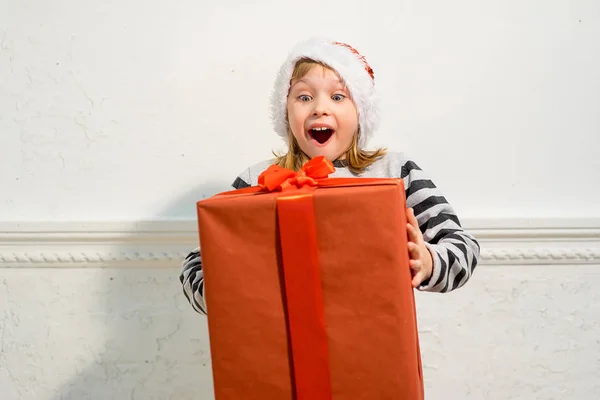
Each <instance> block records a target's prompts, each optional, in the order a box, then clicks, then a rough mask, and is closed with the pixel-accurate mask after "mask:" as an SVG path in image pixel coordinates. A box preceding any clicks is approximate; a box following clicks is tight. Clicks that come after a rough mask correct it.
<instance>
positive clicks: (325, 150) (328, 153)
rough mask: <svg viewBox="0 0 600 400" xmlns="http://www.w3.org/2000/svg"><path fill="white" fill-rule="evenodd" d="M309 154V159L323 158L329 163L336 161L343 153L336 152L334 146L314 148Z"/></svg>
mask: <svg viewBox="0 0 600 400" xmlns="http://www.w3.org/2000/svg"><path fill="white" fill-rule="evenodd" d="M311 150H312V151H311V152H310V153H307V154H308V155H309V156H310V158H315V157H318V156H324V157H325V158H326V159H328V160H329V161H331V162H333V161H335V160H337V159H338V158H339V157H340V156H341V155H342V153H343V152H340V151H338V150H337V149H336V148H335V147H334V146H325V147H314V148H313V149H311Z"/></svg>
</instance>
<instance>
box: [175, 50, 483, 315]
mask: <svg viewBox="0 0 600 400" xmlns="http://www.w3.org/2000/svg"><path fill="white" fill-rule="evenodd" d="M271 111H272V117H273V120H274V124H275V131H276V132H277V133H278V134H279V135H280V136H281V137H282V138H283V139H284V140H285V141H286V143H287V145H288V151H287V153H285V154H283V155H280V156H277V157H276V158H275V159H273V160H268V161H264V162H261V163H258V164H256V165H253V166H251V167H250V168H248V169H246V170H245V171H244V172H243V173H242V174H240V175H239V176H238V177H237V178H236V179H235V181H234V182H233V184H232V186H233V188H235V189H240V188H244V187H248V186H254V185H257V181H258V176H259V175H260V173H261V172H263V171H264V170H265V169H267V168H268V167H269V165H271V164H274V163H275V164H278V165H279V166H281V167H284V168H289V169H293V170H295V171H297V170H299V169H300V168H301V167H302V165H304V163H305V162H306V161H308V160H309V159H311V158H313V157H316V156H321V155H322V156H325V157H326V158H327V159H329V160H331V161H332V162H333V164H334V166H335V167H336V171H335V173H334V174H332V175H330V176H331V177H354V176H360V177H377V178H402V179H403V180H404V185H405V188H406V203H407V207H408V213H407V215H408V224H407V226H406V229H407V234H408V238H409V243H408V249H409V256H410V268H411V271H412V276H413V287H415V288H417V289H418V290H421V291H430V292H441V293H445V292H450V291H452V290H454V289H457V288H459V287H461V286H463V285H464V284H465V283H466V282H467V281H468V280H469V278H470V277H471V275H472V273H473V270H474V269H475V266H476V265H477V260H478V257H479V244H478V243H477V241H476V240H475V238H473V236H471V235H470V234H469V233H467V232H465V231H464V230H463V229H462V228H461V225H460V222H459V219H458V217H457V216H456V214H455V213H454V210H453V209H452V207H451V206H450V205H449V204H448V202H447V201H446V199H445V198H444V197H443V196H442V194H441V193H440V191H439V190H438V189H437V188H436V186H435V185H434V184H433V182H432V181H431V180H430V179H429V178H428V177H427V175H426V174H425V173H424V172H423V171H422V170H421V169H420V168H419V167H418V166H417V164H415V163H414V162H413V161H411V160H410V159H408V158H406V157H405V156H404V155H403V154H402V153H388V152H387V151H386V150H385V149H378V150H376V151H366V150H364V146H365V144H366V142H367V140H368V139H369V138H370V137H371V136H372V135H373V133H374V132H375V130H376V129H377V125H378V115H377V104H376V98H375V86H374V73H373V70H372V69H371V67H370V66H369V64H368V63H367V61H366V60H365V58H364V57H363V56H361V55H360V54H359V53H358V52H357V51H356V50H355V49H353V48H352V47H350V46H348V45H347V44H343V43H339V42H333V41H330V40H323V39H312V40H308V41H306V42H303V43H300V44H298V45H296V47H294V49H293V50H292V52H291V53H290V55H289V56H288V59H287V60H286V61H285V63H284V64H283V66H282V67H281V69H280V71H279V74H278V76H277V78H276V80H275V88H274V91H273V94H272V97H271ZM180 281H181V284H182V285H183V291H184V293H185V295H186V297H187V299H188V301H189V302H190V304H191V305H192V307H193V308H194V310H196V311H197V312H199V313H201V314H206V312H207V309H206V304H205V303H204V280H203V274H202V259H201V255H200V249H199V248H196V249H195V250H194V251H192V252H191V253H190V254H189V255H188V256H187V257H186V258H185V260H184V262H183V265H182V271H181V275H180Z"/></svg>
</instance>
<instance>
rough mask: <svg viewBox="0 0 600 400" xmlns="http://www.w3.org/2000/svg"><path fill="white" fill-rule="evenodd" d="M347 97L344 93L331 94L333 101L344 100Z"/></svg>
mask: <svg viewBox="0 0 600 400" xmlns="http://www.w3.org/2000/svg"><path fill="white" fill-rule="evenodd" d="M345 98H346V96H344V95H343V94H334V95H333V96H331V99H332V100H333V101H342V100H344V99H345Z"/></svg>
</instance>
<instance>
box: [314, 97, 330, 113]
mask: <svg viewBox="0 0 600 400" xmlns="http://www.w3.org/2000/svg"><path fill="white" fill-rule="evenodd" d="M313 104H314V108H313V114H314V115H315V116H321V115H328V114H329V113H330V108H329V102H328V101H327V99H323V98H317V99H316V100H315V102H314V103H313Z"/></svg>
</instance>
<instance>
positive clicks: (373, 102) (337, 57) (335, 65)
mask: <svg viewBox="0 0 600 400" xmlns="http://www.w3.org/2000/svg"><path fill="white" fill-rule="evenodd" d="M301 58H309V59H312V60H315V61H320V62H322V63H324V64H326V65H328V66H329V67H331V68H332V69H334V70H335V72H337V74H338V75H339V76H340V78H341V79H342V80H343V81H344V83H345V84H346V86H347V88H348V90H349V91H350V95H351V96H352V100H353V101H354V104H355V105H356V109H357V111H358V123H359V126H360V136H359V142H358V144H359V146H360V147H361V148H362V147H364V146H365V145H366V143H367V141H368V140H369V139H370V138H371V137H372V136H373V133H374V132H375V130H376V129H377V127H378V125H379V110H378V106H377V98H376V93H375V77H374V74H373V70H372V69H371V67H370V66H369V64H368V63H367V61H366V59H365V58H364V57H363V56H362V55H360V54H359V53H358V51H356V50H355V49H354V48H352V47H351V46H349V45H347V44H345V43H340V42H335V41H333V40H329V39H322V38H313V39H309V40H306V41H304V42H301V43H298V44H297V45H296V46H294V47H293V48H292V50H291V52H290V53H289V55H288V57H287V59H286V61H285V62H284V64H283V65H282V66H281V68H280V70H279V73H278V74H277V78H276V79H275V85H274V90H273V93H272V95H271V116H272V118H273V122H274V125H275V131H276V132H277V134H278V135H280V136H281V137H282V138H283V139H284V140H285V141H286V142H287V140H288V123H287V118H286V115H287V97H288V93H289V90H290V80H291V78H292V72H293V71H294V67H295V65H296V62H298V60H300V59H301Z"/></svg>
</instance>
